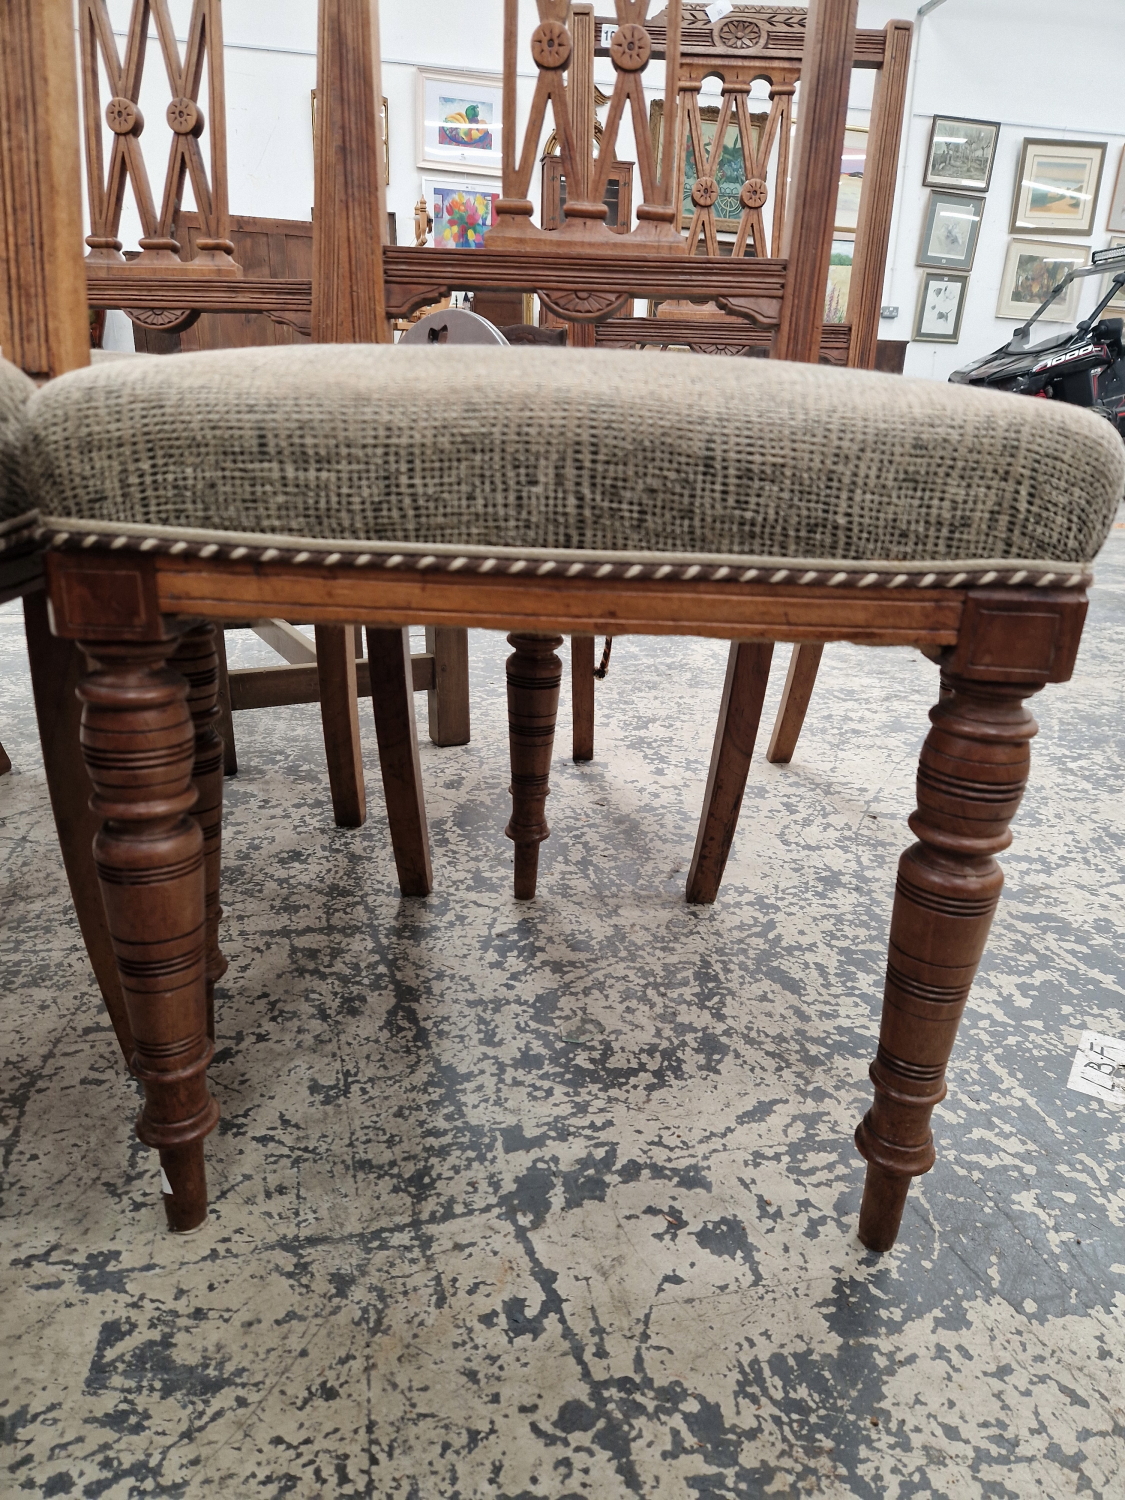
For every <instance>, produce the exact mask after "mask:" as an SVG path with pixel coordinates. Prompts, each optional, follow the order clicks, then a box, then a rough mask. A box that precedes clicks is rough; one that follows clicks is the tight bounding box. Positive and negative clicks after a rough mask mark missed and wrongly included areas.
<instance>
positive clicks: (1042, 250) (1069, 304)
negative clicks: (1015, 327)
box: [996, 240, 1090, 323]
mask: <svg viewBox="0 0 1125 1500" xmlns="http://www.w3.org/2000/svg"><path fill="white" fill-rule="evenodd" d="M1089 261H1090V248H1089V246H1088V245H1053V244H1051V242H1050V241H1049V240H1009V241H1008V255H1007V259H1006V260H1005V262H1004V274H1003V276H1002V277H1001V279H1000V300H999V302H998V303H997V305H996V316H997V317H998V318H1018V319H1019V320H1020V322H1021V323H1022V322H1023V321H1024V320H1025V319H1026V318H1030V316H1031V314H1032V313H1033V312H1034V311H1035V309H1036V308H1037V307H1038V306H1039V304H1040V303H1041V302H1042V301H1043V299H1044V298H1045V297H1047V296H1048V295H1049V294H1050V292H1051V291H1052V289H1053V288H1054V287H1056V286H1058V284H1059V282H1060V281H1061V280H1062V279H1063V277H1064V276H1065V275H1066V273H1067V272H1068V271H1076V270H1078V269H1079V268H1080V267H1081V266H1085V265H1088V264H1089ZM1081 292H1082V283H1081V282H1080V281H1072V282H1071V283H1070V285H1069V286H1068V287H1067V289H1066V291H1065V293H1064V294H1063V295H1062V296H1061V297H1060V298H1059V300H1058V301H1057V302H1054V303H1052V304H1051V306H1050V307H1049V308H1048V309H1047V311H1046V312H1045V313H1044V314H1043V318H1042V321H1043V322H1044V323H1073V322H1074V320H1075V318H1076V317H1077V316H1078V299H1079V297H1080V296H1081Z"/></svg>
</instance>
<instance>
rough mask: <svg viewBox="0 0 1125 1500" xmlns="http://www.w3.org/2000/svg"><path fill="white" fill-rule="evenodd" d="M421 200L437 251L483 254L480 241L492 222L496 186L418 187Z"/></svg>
mask: <svg viewBox="0 0 1125 1500" xmlns="http://www.w3.org/2000/svg"><path fill="white" fill-rule="evenodd" d="M422 196H423V197H424V198H425V200H426V203H427V204H428V206H429V211H430V216H431V218H432V219H433V221H434V245H435V247H436V248H437V249H439V250H483V249H484V237H485V235H486V234H487V232H488V231H489V230H490V229H491V228H492V225H493V223H494V222H495V219H496V202H497V199H498V198H499V197H500V189H499V186H497V187H496V188H493V186H492V184H491V183H481V182H431V181H429V180H426V181H425V182H423V184H422Z"/></svg>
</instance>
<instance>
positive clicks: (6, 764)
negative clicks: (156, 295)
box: [0, 745, 12, 776]
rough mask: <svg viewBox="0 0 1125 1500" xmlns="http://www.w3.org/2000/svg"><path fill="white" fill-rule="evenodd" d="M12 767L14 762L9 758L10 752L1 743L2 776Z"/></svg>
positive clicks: (0, 764)
mask: <svg viewBox="0 0 1125 1500" xmlns="http://www.w3.org/2000/svg"><path fill="white" fill-rule="evenodd" d="M11 769H12V762H11V760H10V759H9V756H8V752H7V751H6V750H5V749H4V746H3V745H0V776H7V774H8V772H9V771H10V770H11Z"/></svg>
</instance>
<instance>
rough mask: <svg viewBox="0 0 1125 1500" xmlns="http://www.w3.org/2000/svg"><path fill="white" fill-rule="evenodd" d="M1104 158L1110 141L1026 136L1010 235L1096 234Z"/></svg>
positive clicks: (1017, 174)
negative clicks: (1093, 232) (1095, 217)
mask: <svg viewBox="0 0 1125 1500" xmlns="http://www.w3.org/2000/svg"><path fill="white" fill-rule="evenodd" d="M1105 152H1106V143H1105V141H1052V140H1037V139H1035V138H1033V137H1031V136H1025V137H1024V142H1023V148H1022V149H1021V151H1020V165H1019V171H1018V172H1017V173H1016V186H1015V192H1014V194H1013V196H1012V218H1011V223H1010V224H1009V226H1008V228H1009V231H1010V232H1011V233H1012V234H1018V233H1020V231H1027V230H1030V231H1032V232H1034V231H1035V230H1038V231H1039V233H1040V234H1050V235H1056V234H1073V235H1088V234H1090V233H1092V231H1093V228H1094V215H1095V213H1096V211H1097V206H1098V192H1099V190H1100V188H1101V182H1102V170H1103V168H1104V166H1105Z"/></svg>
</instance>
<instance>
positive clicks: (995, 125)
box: [922, 115, 1000, 193]
mask: <svg viewBox="0 0 1125 1500" xmlns="http://www.w3.org/2000/svg"><path fill="white" fill-rule="evenodd" d="M999 134H1000V121H999V120H957V119H953V118H951V117H950V116H949V115H935V116H934V123H933V125H932V127H931V129H930V147H929V150H928V152H927V153H926V175H925V176H924V177H923V179H922V185H923V187H932V188H961V189H962V191H965V192H970V193H987V192H988V184H989V183H990V182H991V180H992V163H993V161H994V160H995V157H996V141H997V138H998V136H999Z"/></svg>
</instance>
